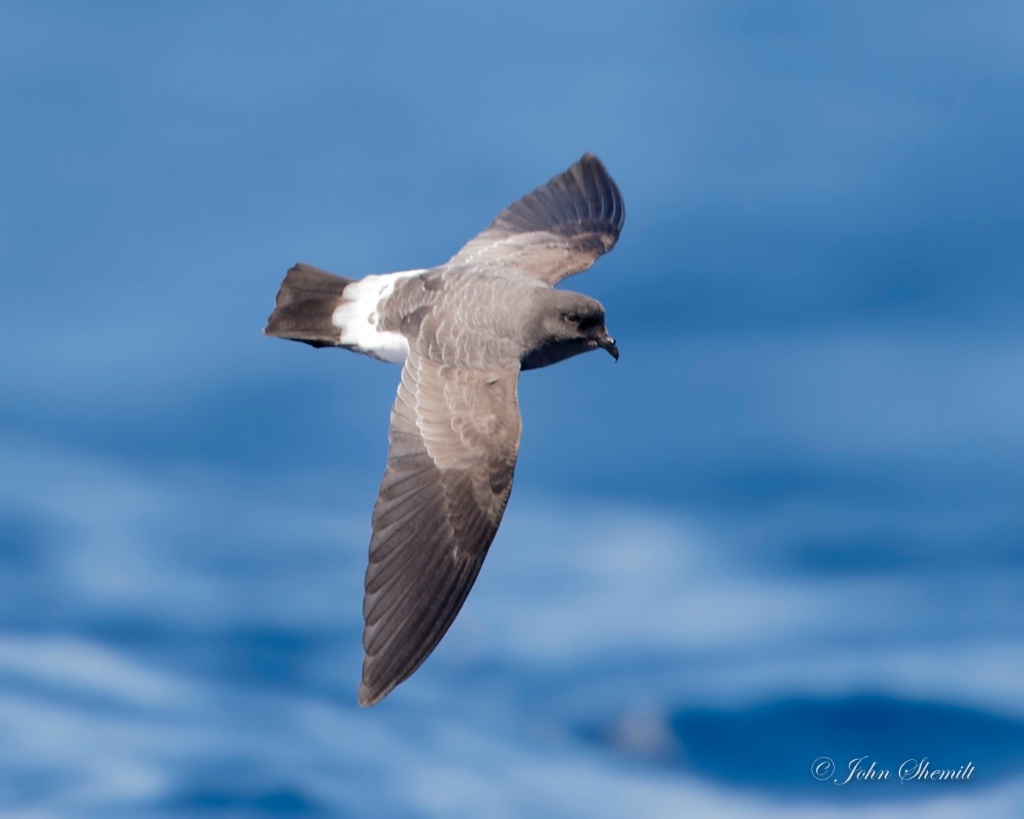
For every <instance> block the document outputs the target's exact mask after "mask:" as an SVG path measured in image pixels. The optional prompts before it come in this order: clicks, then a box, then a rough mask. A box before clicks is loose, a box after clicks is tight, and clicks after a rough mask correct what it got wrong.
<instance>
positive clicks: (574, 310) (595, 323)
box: [522, 290, 619, 370]
mask: <svg viewBox="0 0 1024 819" xmlns="http://www.w3.org/2000/svg"><path fill="white" fill-rule="evenodd" d="M535 310H536V312H535V320H534V321H532V322H529V328H530V338H529V339H528V344H527V352H526V354H525V355H524V356H523V359H522V368H523V369H524V370H529V369H534V368H536V367H546V366H547V365H548V364H555V363H556V362H558V361H564V360H565V359H567V358H571V357H572V356H574V355H579V354H580V353H586V352H589V351H590V350H596V349H597V348H598V347H600V348H601V349H604V350H607V351H608V353H609V354H610V355H611V356H612V358H614V359H615V360H616V361H618V360H619V348H618V347H616V346H615V339H614V338H612V337H611V336H610V335H608V330H607V328H606V327H605V326H604V307H602V306H601V303H600V302H599V301H597V300H596V299H592V298H590V297H589V296H584V295H583V294H582V293H573V292H570V291H567V290H543V291H540V292H539V293H538V299H537V302H536V303H535Z"/></svg>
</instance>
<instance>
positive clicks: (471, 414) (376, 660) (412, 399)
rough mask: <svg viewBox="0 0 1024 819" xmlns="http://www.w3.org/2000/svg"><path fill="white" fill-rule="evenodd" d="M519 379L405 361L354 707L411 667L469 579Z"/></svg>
mask: <svg viewBox="0 0 1024 819" xmlns="http://www.w3.org/2000/svg"><path fill="white" fill-rule="evenodd" d="M518 375H519V373H518V370H516V371H497V372H488V371H482V370H468V369H456V368H454V367H448V366H445V365H443V364H440V363H438V362H435V361H432V360H430V359H428V358H426V357H424V356H422V355H420V354H419V353H418V352H416V350H415V349H413V350H411V351H410V353H409V357H408V358H407V359H406V362H405V367H404V369H403V370H402V381H401V383H400V384H399V387H398V396H397V397H396V399H395V404H394V407H393V409H392V411H391V431H390V435H389V437H390V441H391V448H390V451H389V452H388V465H387V471H386V472H385V474H384V480H383V481H382V483H381V487H380V495H379V496H378V498H377V505H376V507H375V508H374V510H373V537H372V539H371V540H370V564H369V566H368V568H367V570H366V597H365V598H364V601H363V616H364V618H365V620H366V627H365V629H364V631H363V648H364V649H365V652H366V655H365V658H364V660H363V680H362V684H361V685H360V686H359V702H360V704H362V705H373V704H374V703H376V702H378V701H379V700H381V699H382V698H383V697H384V696H386V695H387V694H388V692H389V691H391V689H392V688H394V687H395V686H396V685H398V684H399V683H400V682H402V681H403V680H405V679H406V678H407V677H408V676H409V675H410V674H412V673H413V672H414V671H415V670H416V669H417V668H418V667H419V666H420V664H421V663H422V662H423V661H424V660H425V659H426V658H427V657H428V656H429V654H430V652H431V651H433V650H434V647H435V646H436V645H437V644H438V642H439V641H440V640H441V638H442V637H443V636H444V634H445V632H446V631H447V630H448V627H449V626H450V625H451V624H452V622H453V621H454V620H455V616H456V615H457V614H458V613H459V609H461V608H462V604H463V602H464V601H465V599H466V595H467V594H469V590H470V588H471V587H472V585H473V582H474V581H475V580H476V576H477V573H478V572H479V571H480V566H481V565H482V563H483V560H484V557H485V555H486V554H487V549H488V548H489V547H490V545H491V541H492V540H493V539H494V535H495V533H496V532H497V531H498V524H499V523H500V522H501V516H502V514H503V513H504V511H505V504H506V502H507V501H508V496H509V492H510V490H511V488H512V473H513V471H514V469H515V462H516V456H517V455H518V453H519V434H520V429H521V424H520V418H519V405H518V402H517V398H516V385H517V379H518Z"/></svg>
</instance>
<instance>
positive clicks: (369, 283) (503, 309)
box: [265, 154, 624, 705]
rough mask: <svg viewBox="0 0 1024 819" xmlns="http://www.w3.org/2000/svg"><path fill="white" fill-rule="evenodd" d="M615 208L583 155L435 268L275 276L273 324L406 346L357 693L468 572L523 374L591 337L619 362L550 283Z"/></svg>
mask: <svg viewBox="0 0 1024 819" xmlns="http://www.w3.org/2000/svg"><path fill="white" fill-rule="evenodd" d="M623 220H624V209H623V205H622V197H621V195H620V194H619V191H618V188H617V187H616V186H615V183H614V182H612V180H611V177H610V176H608V174H607V172H606V171H605V169H604V167H603V166H602V165H601V163H600V162H599V161H598V160H597V158H596V157H594V156H593V155H591V154H587V155H585V156H584V157H583V158H582V159H581V160H580V161H579V162H578V163H576V164H575V165H573V166H572V167H571V168H569V170H568V171H566V172H565V173H564V174H562V175H560V176H557V177H555V178H554V179H552V180H551V181H550V182H549V183H548V184H547V185H544V186H542V187H540V188H538V189H537V190H535V191H533V192H532V193H530V194H528V195H527V196H525V197H523V198H522V199H520V200H519V201H518V202H516V203H515V204H513V205H511V206H510V207H509V208H507V209H506V210H504V211H502V213H501V214H499V215H498V217H497V218H496V219H495V220H494V222H493V223H492V224H491V226H490V227H488V228H487V229H486V230H484V231H483V232H482V233H480V234H479V235H477V236H476V237H475V238H474V239H472V240H471V241H470V242H469V243H467V244H466V245H465V247H463V248H462V250H460V251H459V253H457V254H456V255H455V256H454V257H453V258H452V259H451V260H449V261H448V262H447V263H446V264H444V265H441V266H440V267H436V268H431V269H427V270H422V271H407V272H404V273H394V274H386V275H383V276H368V277H366V278H365V279H362V280H351V279H343V278H341V277H336V276H333V275H332V274H330V273H326V272H325V271H322V270H318V269H317V268H314V267H311V266H309V265H296V266H295V267H293V268H292V269H291V270H290V271H289V272H288V275H287V276H286V278H285V281H284V282H283V283H282V286H281V291H280V292H279V293H278V298H277V302H276V305H275V310H274V313H273V314H272V315H271V317H270V320H269V322H268V324H267V328H266V330H265V332H266V333H267V334H268V335H274V336H279V337H282V338H290V339H294V340H296V341H303V342H305V343H307V344H312V345H314V346H341V347H347V348H349V349H354V350H357V351H359V352H363V353H367V354H369V355H373V356H375V357H379V358H383V359H385V360H393V361H394V360H401V358H400V355H404V356H405V359H404V360H405V364H404V367H403V370H402V377H401V382H400V384H399V387H398V394H397V396H396V398H395V403H394V406H393V408H392V411H391V428H390V433H389V441H390V448H389V452H388V459H387V469H386V471H385V473H384V478H383V481H382V482H381V487H380V493H379V495H378V497H377V503H376V506H375V507H374V511H373V535H372V537H371V540H370V559H369V565H368V568H367V571H366V584H365V585H366V596H365V598H364V602H363V615H364V618H365V622H366V626H365V629H364V632H363V647H364V650H365V658H364V662H363V679H362V683H361V685H360V687H359V702H360V703H361V704H362V705H373V704H374V703H376V702H378V701H380V700H381V699H382V698H383V697H385V696H386V695H387V694H388V693H389V692H390V691H391V690H392V689H393V688H394V687H395V686H396V685H398V684H399V683H400V682H402V681H403V680H405V679H406V678H408V677H409V676H410V675H411V674H412V673H413V672H414V671H415V670H416V669H417V668H418V667H419V666H420V664H421V663H422V662H423V661H424V660H425V659H426V658H427V656H429V654H430V653H431V652H432V651H433V650H434V648H435V647H436V646H437V644H438V642H439V641H440V640H441V638H442V637H443V636H444V634H445V632H446V631H447V630H448V627H449V626H450V625H451V624H452V622H453V621H454V619H455V616H456V615H457V614H458V612H459V610H460V609H461V607H462V604H463V603H464V602H465V599H466V595H467V594H468V593H469V590H470V588H471V587H472V585H473V582H474V581H475V580H476V577H477V574H478V573H479V571H480V567H481V565H482V563H483V560H484V557H485V556H486V554H487V550H488V549H489V548H490V545H491V542H492V541H493V539H494V536H495V534H496V532H497V530H498V525H499V523H500V522H501V518H502V515H503V514H504V511H505V505H506V503H507V501H508V497H509V492H510V491H511V488H512V476H513V472H514V470H515V463H516V457H517V455H518V452H519V437H520V430H521V422H520V417H519V406H518V401H517V397H516V389H517V383H518V377H519V372H520V370H524V369H532V368H535V367H542V366H546V365H548V364H553V363H555V362H557V361H561V360H563V359H565V358H569V357H571V356H574V355H578V354H580V353H583V352H587V351H588V350H592V349H596V348H598V347H602V348H604V349H606V350H607V351H608V352H609V353H611V354H612V355H613V356H614V357H615V358H618V349H617V348H616V346H615V341H614V339H612V338H611V337H610V336H609V335H608V332H607V330H606V329H605V325H604V309H603V308H602V307H601V305H600V304H599V303H598V302H596V301H595V300H594V299H591V298H589V297H588V296H584V295H582V294H579V293H572V292H568V291H559V290H554V289H552V288H553V285H555V284H557V283H558V282H559V281H560V280H561V279H563V278H565V277H566V276H569V275H572V274H573V273H578V272H580V271H582V270H585V269H586V268H588V267H590V265H591V264H593V262H594V261H595V260H596V259H597V257H598V256H600V255H601V254H602V253H605V252H607V251H608V250H610V249H611V248H612V247H613V246H614V244H615V241H616V239H617V238H618V236H619V232H620V231H621V229H622V225H623Z"/></svg>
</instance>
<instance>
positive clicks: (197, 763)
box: [0, 2, 1024, 817]
mask: <svg viewBox="0 0 1024 819" xmlns="http://www.w3.org/2000/svg"><path fill="white" fill-rule="evenodd" d="M0 18H2V19H0V46H2V47H0V103H2V106H3V110H4V111H5V112H7V114H8V123H9V125H8V127H6V128H4V129H3V130H2V131H0V149H2V150H0V156H2V159H0V170H2V177H3V190H4V195H3V196H2V197H0V257H2V261H3V269H4V270H5V274H4V293H5V306H6V308H7V309H6V311H5V320H4V322H3V323H2V324H0V342H2V345H0V349H2V350H4V352H3V354H2V359H0V366H2V376H3V389H2V390H0V467H2V468H0V814H2V815H4V816H13V817H49V816H55V817H57V816H59V817H119V816H124V817H149V816H153V817H165V816H172V817H177V816H182V817H191V816H264V817H269V816H325V817H337V816H354V817H363V816H387V817H391V816H394V817H405V816H466V817H479V816H488V817H505V816H509V817H512V816H539V817H576V816H594V817H599V816H601V817H603V816H608V817H619V816H622V817H626V816H628V817H636V816H642V817H678V816H708V815H714V816H744V817H746V816H778V817H783V816H784V817H791V816H797V817H820V816H839V817H853V816H901V817H903V816H921V817H925V816H927V817H933V816H949V817H960V816H967V815H979V816H980V815H984V816H996V817H998V816H1007V817H1012V816H1019V815H1021V814H1022V812H1024V693H1022V691H1024V689H1022V686H1021V684H1020V680H1021V679H1024V602H1022V600H1024V595H1022V589H1024V550H1022V539H1024V513H1022V511H1021V504H1020V498H1021V496H1022V493H1024V468H1022V463H1024V434H1022V430H1024V427H1022V425H1021V418H1024V386H1022V385H1024V381H1022V379H1021V376H1020V373H1021V372H1022V365H1024V334H1022V331H1021V323H1020V315H1021V310H1022V308H1024V284H1022V281H1024V280H1022V278H1021V275H1020V272H1021V270H1022V263H1024V233H1022V231H1021V226H1022V225H1024V184H1022V183H1024V165H1022V164H1021V163H1020V162H1019V161H1018V159H1017V156H1018V154H1019V149H1018V146H1019V145H1020V144H1021V143H1022V141H1024V113H1022V112H1024V106H1022V105H1021V104H1020V103H1021V102H1022V93H1024V82H1022V80H1024V76H1022V73H1021V63H1020V59H1019V54H1020V53H1021V47H1022V46H1024V43H1022V42H1021V39H1022V35H1021V34H1020V32H1021V31H1024V29H1022V27H1021V23H1022V22H1024V13H1022V12H1021V11H1020V10H1019V9H1018V8H1017V7H1016V6H1015V5H1013V4H1009V3H981V4H975V5H973V6H972V7H971V9H970V10H966V9H964V8H955V7H953V6H936V5H934V4H914V3H911V4H902V5H900V6H898V7H894V6H892V5H891V4H875V3H866V4H856V5H855V6H854V5H850V4H847V6H845V7H839V6H826V5H823V4H811V3H797V4H791V5H788V6H786V7H785V8H781V7H775V6H770V5H764V4H760V3H753V2H738V3H726V4H722V3H693V4H685V5H684V4H678V5H672V6H669V5H665V4H655V3H650V4H642V5H641V6H632V7H629V8H625V7H619V6H613V5H609V4H597V5H593V4H591V5H587V6H576V5H572V4H566V5H564V6H551V5H543V6H542V5H539V4H525V5H522V6H519V7H517V8H516V9H515V10H514V13H513V10H510V9H505V10H504V11H502V12H499V11H496V10H485V9H483V8H479V9H475V10H473V9H469V8H467V7H465V6H463V5H461V4H435V5H432V6H431V7H430V8H429V9H428V8H427V7H420V6H418V5H413V4H396V5H394V6H391V7H388V8H383V7H381V8H375V9H370V8H364V9H353V8H349V7H347V6H343V5H338V6H326V5H316V6H314V5H303V6H291V7H285V6H271V5H269V4H232V3H225V4H216V5H210V4H193V3H183V4H175V5H174V6H173V7H172V6H168V7H166V8H158V7H144V6H137V7H136V6H127V5H124V4H118V3H96V4H90V5H89V6H88V7H86V6H82V5H79V4H71V3H58V2H55V3H49V4H45V3H33V4H28V3H20V4H19V3H9V4H7V5H5V8H4V10H3V12H0ZM586 150H591V151H594V152H596V153H597V154H598V155H599V156H600V157H601V158H602V160H603V161H604V162H605V164H606V165H607V166H608V168H609V170H610V171H611V173H612V174H613V175H614V177H615V178H616V181H617V182H618V183H619V186H620V187H621V188H622V190H623V193H624V195H625V198H626V207H627V222H626V228H625V231H624V233H623V237H622V240H621V241H620V243H619V246H618V247H617V248H616V249H615V251H614V252H613V253H612V254H610V255H609V256H607V257H605V258H603V259H601V260H600V261H599V262H598V264H597V265H596V266H595V267H594V268H593V270H591V271H589V272H587V273H586V274H585V275H584V276H581V277H579V278H576V279H571V280H569V281H567V282H566V283H565V285H564V286H566V287H570V288H572V289H579V290H581V291H584V292H587V293H589V294H592V295H594V296H595V297H597V298H599V299H600V300H601V301H602V302H603V303H604V305H605V307H606V310H607V314H608V323H609V328H610V330H611V331H612V333H613V334H614V335H615V336H616V338H617V339H618V341H619V346H620V349H621V351H622V357H621V359H620V361H619V362H618V363H617V364H613V363H612V362H611V361H610V360H609V359H608V358H607V356H603V355H602V356H584V357H581V358H579V359H575V360H572V361H569V362H566V363H564V364H561V365H558V366H556V367H552V368H548V369H545V370H540V371H535V372H530V373H527V374H525V375H524V377H523V378H522V380H521V385H520V401H521V405H522V411H523V418H524V440H523V446H522V451H521V457H520V463H519V466H518V469H517V477H516V486H515V489H514V491H513V494H512V500H511V502H510V505H509V508H508V512H507V514H506V519H505V521H504V523H503V525H502V528H501V531H500V532H499V534H498V537H497V540H496V541H495V544H494V546H493V548H492V551H491V553H490V555H489V557H488V559H487V563H486V565H485V567H484V569H483V571H482V573H481V576H480V578H479V580H478V582H477V584H476V586H475V588H474V590H473V592H472V594H471V595H470V598H469V600H468V602H467V604H466V607H465V609H464V610H463V612H462V613H461V614H460V616H459V618H458V620H457V621H456V623H455V625H454V626H453V628H452V630H451V631H450V632H449V634H448V635H447V636H446V638H445V640H444V641H443V643H442V645H441V646H440V647H439V649H438V650H437V651H436V652H435V654H434V655H433V656H432V657H431V658H430V659H429V660H428V661H427V663H426V664H425V665H424V666H423V667H422V668H421V669H420V670H419V671H418V672H417V673H416V675H415V676H414V677H413V678H412V679H410V680H409V681H408V682H407V683H405V684H403V685H402V686H400V687H399V688H398V689H396V690H395V691H394V692H393V693H392V694H391V695H390V696H389V697H388V698H387V699H386V700H385V701H384V702H383V703H381V704H380V705H379V706H377V707H375V708H372V709H369V710H364V709H360V708H359V707H358V706H357V705H356V701H355V691H356V687H357V684H358V678H359V670H360V664H361V647H360V634H361V626H362V623H361V604H362V588H361V587H362V577H363V571H364V567H365V559H366V548H367V543H368V539H369V520H370V512H371V509H372V505H373V500H374V498H375V496H376V492H377V487H378V482H379V479H380V475H381V472H382V470H383V463H384V455H385V449H386V436H387V417H388V409H389V407H390V404H391V401H392V397H393V394H394V388H395V385H396V383H397V378H398V370H397V368H394V367H389V366H386V365H383V364H380V363H378V362H374V361H370V360H367V359H363V358H360V357H358V356H354V355H350V354H345V353H343V352H339V351H333V350H321V351H314V350H312V349H309V348H306V347H304V346H302V345H297V344H286V343H284V342H279V341H276V340H271V339H265V338H262V337H261V335H260V329H261V327H262V325H263V322H264V321H265V318H266V316H267V314H268V313H269V311H270V308H271V306H272V300H273V296H274V293H275V292H276V288H277V286H278V283H279V281H280V278H281V276H282V275H283V273H284V271H285V270H286V269H287V267H288V266H289V265H290V264H292V263H293V262H295V261H298V260H303V261H308V262H311V263H315V264H317V265H320V266H323V267H325V268H327V269H330V270H334V271H336V272H338V273H342V274H348V275H361V274H363V273H372V272H383V271H387V270H397V269H408V268H414V267H421V266H423V265H428V264H432V263H436V262H441V261H443V260H444V259H446V258H448V256H450V255H451V253H452V252H454V250H456V249H457V247H458V246H459V245H460V244H461V243H462V242H463V241H465V240H466V239H468V238H469V237H470V236H472V235H473V234H474V233H475V232H476V231H477V230H479V229H481V228H482V227H484V226H485V225H486V224H487V222H488V221H489V220H490V219H491V218H492V217H493V215H494V214H495V213H496V212H497V211H498V210H499V209H500V208H501V207H503V206H504V205H505V204H507V203H508V202H509V201H511V200H513V199H515V198H516V197H518V196H519V195H521V194H523V193H525V192H526V191H527V190H529V189H530V188H532V187H533V186H535V185H537V184H539V183H541V182H543V181H545V180H546V179H547V178H549V177H550V176H552V175H553V174H555V173H557V172H560V171H561V170H562V169H564V168H565V167H566V166H568V165H569V164H571V163H572V162H573V161H575V159H577V158H578V157H579V155H580V154H582V153H583V152H584V151H586ZM943 772H946V773H947V774H949V776H946V774H944V773H943ZM933 776H938V777H941V778H932V777H933ZM847 780H848V781H847Z"/></svg>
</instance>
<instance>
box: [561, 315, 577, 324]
mask: <svg viewBox="0 0 1024 819" xmlns="http://www.w3.org/2000/svg"><path fill="white" fill-rule="evenodd" d="M562 318H564V319H565V320H566V321H571V322H572V323H573V324H577V323H578V322H579V320H580V316H579V313H563V314H562Z"/></svg>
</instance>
